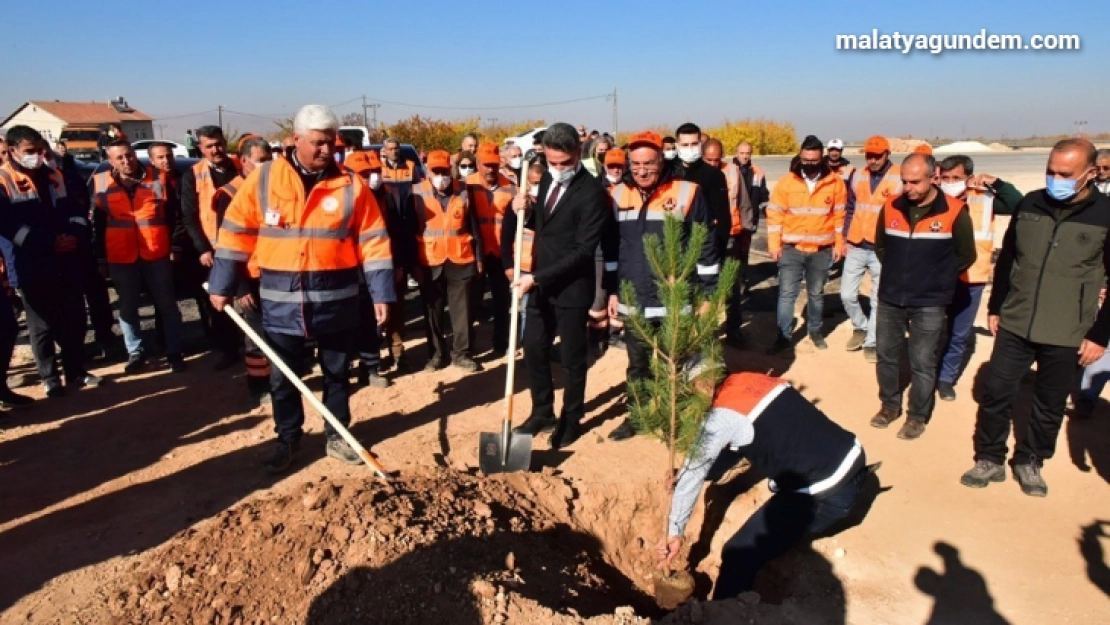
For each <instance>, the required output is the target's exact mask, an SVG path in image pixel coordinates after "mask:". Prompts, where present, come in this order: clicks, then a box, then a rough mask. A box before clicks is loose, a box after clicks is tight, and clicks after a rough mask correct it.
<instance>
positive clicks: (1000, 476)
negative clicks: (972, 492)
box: [960, 460, 1006, 488]
mask: <svg viewBox="0 0 1110 625" xmlns="http://www.w3.org/2000/svg"><path fill="white" fill-rule="evenodd" d="M1005 481H1006V467H1004V466H1002V465H1000V464H996V463H994V462H991V461H990V460H976V461H975V466H973V467H971V469H969V470H968V471H967V473H964V474H963V475H962V476H960V483H961V484H963V485H964V486H969V487H971V488H986V487H987V486H989V485H990V483H991V482H1005Z"/></svg>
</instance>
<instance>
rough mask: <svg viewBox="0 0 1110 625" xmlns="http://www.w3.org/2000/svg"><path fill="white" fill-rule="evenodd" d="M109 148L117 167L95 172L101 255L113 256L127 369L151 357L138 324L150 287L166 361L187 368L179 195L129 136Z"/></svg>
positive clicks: (110, 263)
mask: <svg viewBox="0 0 1110 625" xmlns="http://www.w3.org/2000/svg"><path fill="white" fill-rule="evenodd" d="M106 150H107V153H108V161H109V162H110V163H111V164H112V171H111V172H104V173H101V174H97V175H96V176H94V177H93V180H92V184H91V187H92V200H93V206H94V207H95V210H96V213H95V218H96V224H97V227H96V229H95V231H96V247H97V248H98V250H99V254H100V256H99V257H100V258H105V259H107V261H108V273H109V275H110V276H111V278H112V283H113V285H115V288H116V293H117V294H118V295H119V326H120V329H121V330H122V331H123V342H124V344H125V345H126V346H127V365H126V366H125V367H124V369H123V370H124V372H125V373H137V372H138V371H140V370H141V369H142V368H143V364H144V363H145V361H146V357H147V354H146V352H145V351H144V350H143V341H142V334H141V331H140V326H139V300H140V296H141V295H142V291H143V287H144V286H145V287H146V290H147V291H149V292H150V294H151V296H152V297H153V298H154V307H155V308H156V309H157V310H158V313H159V314H160V316H161V323H162V325H163V328H164V330H165V341H166V360H167V361H168V362H169V365H170V368H171V369H172V370H173V371H175V372H180V371H184V370H185V360H184V358H183V355H182V354H183V347H182V338H183V337H182V334H183V329H182V322H181V310H180V309H179V308H178V307H177V297H176V295H175V294H174V290H173V266H172V265H171V263H170V253H171V242H170V231H171V229H172V224H173V223H174V217H175V214H176V209H177V207H176V204H177V198H176V197H175V196H174V194H173V191H172V189H170V187H169V184H168V180H167V177H166V174H165V173H163V172H162V171H160V170H158V169H155V168H153V167H143V165H142V164H141V163H139V159H138V158H137V157H136V156H135V150H134V149H132V148H131V144H129V143H127V141H126V140H123V139H115V140H113V141H112V142H111V143H109V144H108V146H107V148H106ZM101 226H103V227H101Z"/></svg>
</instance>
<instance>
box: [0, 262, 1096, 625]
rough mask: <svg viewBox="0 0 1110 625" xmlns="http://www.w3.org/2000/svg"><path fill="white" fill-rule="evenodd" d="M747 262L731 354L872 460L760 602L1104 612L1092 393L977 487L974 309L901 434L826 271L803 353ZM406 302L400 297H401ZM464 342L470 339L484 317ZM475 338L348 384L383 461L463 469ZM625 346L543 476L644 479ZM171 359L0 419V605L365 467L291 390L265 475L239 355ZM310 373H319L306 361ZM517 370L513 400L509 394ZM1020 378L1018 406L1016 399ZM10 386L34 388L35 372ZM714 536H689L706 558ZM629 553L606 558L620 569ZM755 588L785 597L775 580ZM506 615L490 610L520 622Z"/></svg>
mask: <svg viewBox="0 0 1110 625" xmlns="http://www.w3.org/2000/svg"><path fill="white" fill-rule="evenodd" d="M753 264H754V266H753V268H752V271H751V274H752V276H753V280H754V284H755V286H754V288H753V290H752V295H751V298H750V307H749V311H750V312H751V319H750V320H749V322H748V325H747V328H746V333H747V335H748V337H749V344H750V346H749V348H748V349H746V350H743V351H735V350H731V349H730V350H728V351H727V352H726V358H727V361H728V365H729V367H730V369H732V370H734V371H735V370H756V371H768V370H771V371H774V372H776V373H780V374H782V375H784V376H785V377H786V378H787V379H789V380H791V381H792V382H794V383H795V384H796V385H799V386H802V387H804V393H805V394H806V395H807V396H808V397H810V398H811V399H812V400H813V401H815V402H818V403H819V405H820V407H821V408H822V409H823V410H824V411H825V412H826V413H828V414H829V415H830V416H831V417H832V418H833V419H835V420H836V421H837V422H839V423H841V424H842V425H843V426H844V427H846V428H848V429H850V430H852V431H854V432H855V433H856V434H857V436H858V437H859V438H860V440H861V441H862V443H863V445H864V447H865V448H866V450H867V454H868V458H869V460H871V461H882V462H883V467H882V469H881V471H880V473H879V477H880V479H881V482H882V484H883V486H884V488H885V489H886V490H885V491H884V492H882V493H881V494H880V495H879V496H878V497H877V499H876V500H875V502H874V504H873V506H872V508H871V511H870V513H869V515H868V516H867V518H866V519H865V520H864V522H863V523H862V524H861V525H859V526H858V527H855V528H853V529H850V530H848V531H846V532H844V533H843V534H841V535H839V536H837V537H836V538H835V539H834V540H833V542H829V541H824V542H823V543H822V544H821V545H819V546H818V547H815V548H813V549H805V550H802V551H804V554H803V555H798V554H795V556H794V558H795V559H794V560H793V561H792V562H794V563H795V564H794V565H795V566H796V567H797V569H796V570H793V571H791V570H789V569H788V570H786V571H782V570H781V569H780V570H779V571H778V572H777V574H776V575H777V577H776V578H775V579H774V580H771V582H765V583H764V586H765V587H769V592H768V591H765V594H768V596H767V597H765V600H766V601H771V602H780V601H782V600H784V599H787V598H789V595H790V594H791V593H795V592H797V594H798V595H799V596H798V597H797V600H799V601H803V602H805V601H810V600H812V606H813V609H816V610H819V612H820V613H821V615H822V618H821V619H820V621H822V622H836V623H844V622H847V623H914V624H916V623H1007V622H1008V623H1015V624H1017V623H1045V622H1048V623H1099V622H1105V619H1106V614H1108V613H1110V611H1108V610H1110V566H1108V563H1110V560H1108V557H1107V555H1106V554H1107V552H1110V489H1108V488H1107V482H1108V481H1110V411H1107V410H1106V406H1105V404H1103V405H1102V406H1100V408H1099V411H1098V412H1097V413H1096V416H1095V418H1094V419H1092V420H1089V421H1076V422H1073V421H1070V420H1069V421H1067V422H1066V423H1065V426H1064V429H1063V430H1062V432H1061V435H1060V441H1059V450H1058V454H1057V457H1056V458H1054V459H1052V460H1050V461H1049V462H1048V463H1047V465H1046V467H1045V471H1044V474H1045V477H1046V480H1047V481H1048V484H1049V489H1050V494H1049V497H1048V498H1047V499H1035V498H1030V497H1026V496H1024V495H1022V494H1021V492H1020V490H1019V489H1018V487H1017V485H1016V483H1014V482H1013V481H1007V482H1005V483H1003V484H996V485H992V486H991V487H990V488H988V489H986V490H984V491H974V490H970V489H967V488H965V487H963V486H961V485H960V484H959V476H960V474H961V473H962V472H963V471H964V470H966V469H967V468H968V467H969V466H970V464H971V434H972V430H973V424H974V416H975V402H974V400H973V399H972V395H973V386H974V380H975V378H976V375H977V373H978V372H979V371H980V367H981V366H982V365H983V363H984V361H985V360H986V358H987V357H988V355H989V352H990V349H991V345H992V340H991V338H990V337H989V335H987V333H986V332H985V331H982V329H981V328H982V327H983V326H984V325H985V323H984V320H983V319H980V322H979V324H978V325H979V326H980V331H978V332H977V346H976V351H975V354H974V357H973V358H972V359H971V362H970V364H969V366H968V369H967V373H966V374H965V375H964V377H963V379H962V380H961V381H960V383H959V385H958V391H959V398H958V400H957V401H955V402H952V403H946V402H938V404H937V409H936V413H935V415H934V419H933V422H932V423H931V424H930V426H929V429H928V431H927V432H926V434H925V435H924V437H923V438H922V439H920V440H918V441H915V442H905V441H900V440H897V439H896V438H895V436H894V434H895V429H893V428H892V429H890V430H885V431H883V430H876V429H873V428H871V427H869V426H868V425H867V423H868V420H869V419H870V417H871V416H872V415H873V414H874V412H875V411H876V410H877V408H878V401H877V385H876V381H875V376H874V369H873V367H872V366H869V365H867V364H866V363H865V362H864V360H863V358H862V356H861V355H860V354H859V353H848V352H845V351H844V350H843V345H844V343H845V342H846V341H847V339H848V336H849V335H850V333H851V326H850V323H848V322H847V321H846V319H845V317H844V315H843V313H842V312H840V307H839V298H838V297H837V296H836V295H835V283H834V284H833V285H830V288H829V291H828V295H827V296H826V299H827V301H828V302H829V306H828V308H829V309H832V310H833V314H832V316H830V317H828V318H827V319H826V329H827V331H828V332H829V333H830V336H829V343H830V348H829V349H828V350H827V351H824V352H818V351H816V350H815V349H814V348H813V347H812V345H811V344H809V343H808V341H803V342H802V343H801V344H800V345H799V347H798V348H797V350H796V354H795V355H794V356H793V357H792V358H783V357H771V356H766V355H764V353H763V349H764V348H765V347H766V346H768V345H769V344H770V343H771V342H772V340H773V330H772V328H773V324H774V320H773V312H772V310H773V302H774V297H775V292H776V290H777V289H776V287H775V281H774V278H773V277H772V276H773V274H774V268H773V265H771V264H770V263H769V262H767V259H766V257H765V256H763V255H761V254H759V253H754V254H753ZM410 303H413V302H410ZM799 304H801V302H799ZM410 309H411V311H412V312H413V313H415V312H416V311H415V306H412V307H410ZM419 324H420V320H419V319H418V318H414V319H413V321H412V323H411V325H410V336H411V337H413V340H412V341H410V348H411V349H412V352H413V355H415V356H417V359H418V360H419V359H420V357H421V356H422V355H423V346H422V343H423V338H422V336H423V332H422V330H421V329H420V325H419ZM193 332H194V335H195V333H196V329H195V327H194V328H193ZM418 336H419V337H420V338H416V337H418ZM194 338H195V336H194ZM478 341H479V346H480V347H481V348H482V349H483V350H485V351H488V346H489V338H488V334H487V333H486V332H485V330H484V328H483V329H482V331H480V332H479V338H478ZM486 358H487V360H486V361H485V363H484V366H485V370H484V371H482V372H480V373H476V374H471V375H464V374H462V373H461V372H459V371H458V370H456V369H453V368H449V369H447V370H444V371H441V372H437V373H417V374H409V375H404V376H401V377H399V378H397V379H396V380H395V381H394V384H393V385H392V386H391V387H390V388H387V389H362V390H359V391H358V392H357V393H356V394H355V396H354V398H353V401H352V408H353V413H354V415H355V424H354V427H353V432H354V433H355V435H356V436H357V437H359V438H360V439H361V440H362V441H365V442H367V443H371V444H373V448H374V451H375V452H376V453H377V454H379V456H380V458H381V459H382V461H383V462H384V463H385V464H386V465H387V466H388V467H390V468H391V469H398V470H401V471H402V473H405V472H412V471H416V470H423V468H429V467H436V466H441V467H448V468H453V469H461V470H472V469H473V468H474V467H475V466H476V465H477V460H476V455H477V454H476V447H477V438H478V432H481V431H498V429H499V418H500V411H501V410H500V408H501V403H500V396H501V395H502V390H503V386H504V375H505V362H504V360H503V359H492V360H491V359H489V358H490V356H489V355H488V354H487V356H486ZM625 360H626V359H625V354H624V352H622V351H619V350H610V351H609V352H608V353H607V354H606V355H605V356H604V357H603V358H602V359H601V360H600V361H599V362H598V363H597V364H596V365H595V366H594V367H593V368H592V369H591V370H590V374H589V384H588V388H587V400H588V403H587V411H588V416H587V421H586V427H587V429H588V430H589V431H588V432H587V433H586V435H585V436H583V437H582V439H581V440H580V441H579V442H578V443H576V444H575V445H574V446H572V447H571V448H570V449H569V450H566V451H563V452H557V453H556V452H551V451H549V450H548V449H547V447H548V446H547V441H546V438H547V436H546V435H541V436H539V437H537V440H536V449H537V452H536V453H535V454H534V467H535V468H537V469H538V468H540V467H551V468H554V469H555V473H556V474H557V475H560V476H562V477H565V478H568V479H573V480H576V482H575V483H578V484H586V485H590V486H591V488H597V489H602V490H603V491H605V492H633V491H636V492H639V491H647V492H651V491H653V490H654V489H656V488H657V483H658V480H659V477H660V476H661V474H662V472H663V470H664V467H665V462H666V454H665V451H664V448H663V446H662V445H661V444H660V443H658V442H656V441H654V440H649V439H646V438H637V439H635V440H632V441H629V442H623V443H612V442H609V441H607V440H606V439H605V435H606V434H607V433H608V432H609V431H610V430H611V429H612V428H613V427H615V426H616V425H617V423H618V422H619V420H620V418H621V417H622V416H623V414H624V410H623V407H622V404H621V398H622V394H623V383H624V367H625ZM189 363H190V366H191V368H190V370H189V372H188V373H186V374H184V375H179V376H174V375H171V374H169V373H168V372H167V371H166V370H164V369H162V370H152V371H150V372H148V373H146V374H144V375H140V376H134V377H127V378H121V377H119V375H120V366H118V365H116V366H113V367H107V368H103V369H99V370H97V372H98V373H100V374H102V375H106V376H107V377H109V379H110V380H111V381H110V383H109V384H107V385H106V386H104V387H102V388H100V389H95V390H88V391H83V392H80V393H77V394H75V395H73V396H71V397H68V398H66V399H61V400H51V401H49V402H46V401H43V402H41V403H38V404H36V405H35V406H33V407H31V408H28V409H26V410H23V411H20V412H18V413H9V414H7V415H6V416H5V417H4V418H2V420H0V427H3V428H4V429H3V431H2V433H0V609H2V610H3V612H2V614H0V623H3V624H9V623H11V624H16V623H88V622H98V621H88V620H83V618H84V617H82V616H81V614H83V613H84V612H85V611H86V610H87V609H88V608H89V606H92V605H95V604H98V603H103V602H104V601H105V592H106V590H105V589H107V588H111V587H115V586H118V585H119V584H120V583H121V580H124V579H126V576H128V575H130V574H131V573H132V572H133V571H134V570H136V569H138V568H140V567H142V566H143V565H144V564H145V563H147V562H148V561H149V559H150V557H151V556H150V554H151V553H152V552H154V551H157V549H158V548H159V547H160V546H162V545H165V544H167V541H170V540H171V538H173V537H174V536H175V535H178V534H179V533H181V532H186V533H185V534H183V536H188V535H189V533H190V532H192V531H193V530H196V529H197V528H204V527H206V526H207V525H208V524H210V523H212V519H213V518H214V517H217V516H218V515H220V514H221V512H223V511H225V510H227V509H228V508H230V507H232V506H235V505H236V504H239V503H242V502H248V503H249V502H252V501H255V500H256V499H258V498H259V497H274V496H281V495H289V496H298V493H300V492H301V489H302V488H303V487H304V485H305V484H306V483H309V482H316V481H318V480H320V479H322V478H323V477H325V476H326V477H327V478H328V479H331V480H346V481H347V482H352V481H355V482H357V481H359V480H370V479H371V476H370V474H369V473H368V472H366V471H365V469H362V468H357V467H356V468H352V467H347V466H345V465H340V464H338V463H336V462H335V461H330V460H327V459H325V458H324V457H323V437H322V427H321V425H320V420H319V419H318V418H317V417H316V416H315V415H313V414H312V413H311V411H310V410H309V411H308V414H309V418H308V431H309V435H308V436H307V437H306V439H305V441H304V443H305V444H304V445H303V447H302V450H301V454H300V456H299V459H298V462H297V464H296V465H295V467H294V470H293V471H292V472H291V473H289V474H288V475H286V476H283V477H281V478H272V477H269V476H267V475H265V474H264V473H263V472H262V471H261V469H260V464H261V462H262V461H263V459H264V458H265V456H266V454H267V453H268V452H269V451H270V448H271V444H272V442H271V441H272V422H271V421H270V419H269V417H268V415H267V414H265V413H262V412H259V411H251V410H250V409H249V407H248V405H247V402H246V392H245V387H244V381H243V379H242V375H243V372H242V371H241V370H233V371H232V372H231V373H216V372H213V371H212V370H211V364H212V359H211V357H210V356H207V355H201V356H194V357H192V358H191V359H190V361H189ZM521 375H523V372H521ZM518 378H519V376H518ZM310 386H313V387H314V388H316V389H318V388H319V387H318V378H315V379H313V380H312V381H310ZM520 388H521V389H522V390H521V392H520V393H519V395H518V397H517V405H518V407H519V414H520V415H521V416H523V415H526V414H527V411H528V406H529V399H528V396H527V393H526V392H525V391H524V390H523V386H522V385H521V386H520ZM1029 390H1030V389H1029V388H1028V387H1027V388H1026V389H1025V392H1024V393H1023V395H1022V400H1021V402H1020V404H1019V407H1018V413H1019V414H1022V413H1024V412H1026V411H1027V410H1028V406H1029V403H1030V392H1029ZM29 392H30V393H31V394H33V395H35V396H38V397H41V392H40V391H39V390H38V389H37V388H34V389H30V390H29ZM756 488H758V489H764V488H765V485H759V486H756ZM726 504H727V502H726ZM717 505H720V502H717ZM752 505H753V503H752V499H751V497H750V496H749V497H748V498H746V499H745V498H741V499H740V500H738V501H737V502H736V503H735V504H733V505H732V506H731V507H728V509H727V513H725V514H724V517H723V520H721V521H720V529H719V530H718V531H717V536H716V539H715V540H713V541H712V544H711V545H710V547H711V548H712V549H713V550H715V549H716V548H718V547H719V545H720V542H721V541H722V540H724V539H725V538H727V533H728V532H730V531H734V530H735V528H736V527H738V526H739V524H740V523H742V522H743V519H744V518H746V516H747V515H748V514H750V510H751V506H752ZM565 513H566V511H564V514H565ZM606 514H607V513H606V511H605V508H604V506H600V507H595V508H594V509H593V511H592V518H591V519H585V520H584V519H578V520H577V521H575V522H576V523H579V524H580V525H582V526H583V527H590V526H593V527H604V525H605V521H606ZM643 514H648V512H647V511H644V512H643ZM699 515H700V512H699ZM572 516H573V515H572ZM699 518H700V516H699ZM586 521H588V523H587V522H586ZM641 521H642V519H641ZM698 523H700V521H698ZM645 525H651V523H650V522H645ZM656 525H658V524H656ZM695 529H696V528H695V527H691V528H690V532H694V531H695ZM660 532H661V529H660V530H659V532H654V531H653V530H645V531H644V534H645V535H644V536H642V537H641V538H642V541H643V548H644V549H650V548H651V547H652V546H653V544H654V542H655V541H656V540H657V539H658V538H659V533H660ZM653 534H654V535H653ZM702 546H703V548H707V547H706V546H705V545H702ZM238 547H239V545H238V544H226V545H223V546H222V548H224V549H236V548H238ZM703 555H705V554H703ZM803 556H804V557H803ZM715 557H716V553H709V554H708V555H707V557H706V562H708V563H709V565H710V566H709V568H708V570H713V569H712V564H713V560H714V558H715ZM617 564H621V563H617ZM625 564H627V563H625ZM631 566H632V565H627V566H622V570H624V571H625V573H626V574H628V575H629V576H633V573H632V572H631V569H630V567H631ZM641 573H642V574H644V575H646V574H647V571H641ZM793 578H798V579H805V580H806V585H807V587H809V588H811V591H812V589H813V588H817V589H820V592H819V593H813V594H814V596H812V597H808V598H807V596H805V593H804V592H801V591H797V589H796V585H792V584H791V583H790V581H791V579H793ZM634 582H635V583H636V584H639V585H641V586H642V585H643V584H644V581H643V580H642V579H634ZM776 587H777V588H780V594H784V595H787V596H779V597H775V596H774V595H775V594H776V591H775V588H776ZM306 592H307V591H306ZM816 594H820V595H821V596H816ZM511 617H512V615H511V614H510V622H528V620H527V617H519V618H517V619H515V620H513V619H512V618H511ZM572 620H573V619H572ZM412 622H421V621H417V620H414V621H412ZM722 622H727V621H722ZM798 622H804V621H798ZM810 622H816V621H810Z"/></svg>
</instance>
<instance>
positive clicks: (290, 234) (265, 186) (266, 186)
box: [258, 161, 355, 240]
mask: <svg viewBox="0 0 1110 625" xmlns="http://www.w3.org/2000/svg"><path fill="white" fill-rule="evenodd" d="M271 162H272V161H271ZM354 175H355V174H352V173H351V172H347V178H348V180H349V181H350V184H348V185H347V186H345V187H343V202H342V204H343V218H342V220H341V223H342V224H343V227H342V228H340V229H338V230H335V229H332V228H302V227H300V226H292V225H289V224H284V225H282V226H270V225H263V226H262V227H261V228H260V229H259V231H258V236H260V237H269V238H273V239H301V238H305V239H336V240H343V239H346V238H347V237H348V236H350V233H351V218H352V217H354V214H355V181H354V178H353V176H354ZM258 199H259V204H258V206H259V208H260V209H261V210H262V215H261V219H260V220H259V221H260V223H262V224H265V223H266V211H268V210H270V163H264V164H263V165H262V171H261V173H259V175H258ZM307 202H308V197H307V196H306V197H305V203H306V204H307Z"/></svg>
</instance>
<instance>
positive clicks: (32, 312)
mask: <svg viewBox="0 0 1110 625" xmlns="http://www.w3.org/2000/svg"><path fill="white" fill-rule="evenodd" d="M19 287H20V288H19V295H20V297H21V298H22V299H23V307H24V310H25V311H26V312H27V332H28V334H30V338H31V353H33V354H34V355H35V365H36V366H37V367H38V372H39V377H40V378H42V381H43V382H57V381H58V370H57V366H56V365H55V362H54V353H55V352H54V344H55V343H57V344H58V347H60V348H61V349H62V368H63V370H64V371H65V376H66V382H76V381H77V380H79V379H81V377H82V376H84V375H85V374H86V373H87V371H86V369H85V301H84V299H83V298H82V296H81V286H80V284H72V283H68V281H66V280H60V281H58V280H53V281H51V282H49V283H36V282H31V283H30V284H28V281H27V280H23V281H22V282H21V283H20V285H19Z"/></svg>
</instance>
